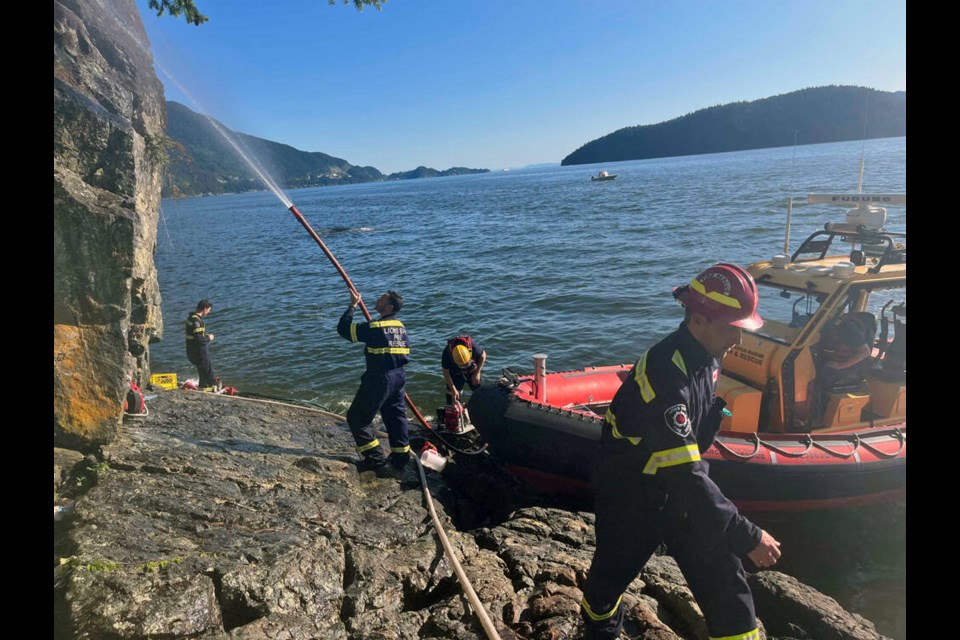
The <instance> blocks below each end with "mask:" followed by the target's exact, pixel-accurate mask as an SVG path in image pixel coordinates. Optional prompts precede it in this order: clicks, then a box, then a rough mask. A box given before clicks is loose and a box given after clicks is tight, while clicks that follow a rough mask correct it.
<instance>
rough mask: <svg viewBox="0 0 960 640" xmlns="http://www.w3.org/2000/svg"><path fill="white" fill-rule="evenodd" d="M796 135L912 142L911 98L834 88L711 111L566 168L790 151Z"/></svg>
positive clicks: (585, 151)
mask: <svg viewBox="0 0 960 640" xmlns="http://www.w3.org/2000/svg"><path fill="white" fill-rule="evenodd" d="M864 116H866V127H864ZM794 132H796V133H797V137H796V140H797V144H818V143H822V142H839V141H843V140H859V139H861V138H868V139H869V138H892V137H897V136H905V135H907V94H906V92H905V91H878V90H876V89H869V88H867V87H854V86H836V85H831V86H826V87H814V88H810V89H801V90H799V91H793V92H791V93H784V94H780V95H777V96H773V97H770V98H763V99H761V100H754V101H751V102H734V103H730V104H725V105H719V106H714V107H708V108H705V109H700V110H698V111H695V112H693V113H690V114H687V115H685V116H681V117H679V118H674V119H673V120H668V121H666V122H661V123H659V124H652V125H640V126H634V127H625V128H623V129H618V130H617V131H614V132H613V133H610V134H607V135H605V136H603V137H602V138H598V139H596V140H593V141H591V142H588V143H586V144H585V145H583V146H582V147H580V148H579V149H577V150H576V151H574V152H573V153H571V154H570V155H568V156H567V157H565V158H564V159H563V161H561V163H560V164H561V165H564V166H567V165H576V164H590V163H595V162H613V161H618V160H643V159H646V158H665V157H671V156H686V155H697V154H702V153H721V152H724V151H743V150H746V149H764V148H768V147H784V146H789V145H792V144H793V142H794Z"/></svg>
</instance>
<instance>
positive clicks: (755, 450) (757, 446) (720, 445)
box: [713, 433, 766, 460]
mask: <svg viewBox="0 0 960 640" xmlns="http://www.w3.org/2000/svg"><path fill="white" fill-rule="evenodd" d="M750 439H751V440H752V442H753V451H751V452H750V453H748V454H742V453H737V452H736V451H734V450H733V449H731V448H730V447H728V446H727V445H725V444H723V443H722V442H720V441H719V440H715V441H714V443H713V444H714V446H715V447H716V448H717V449H720V450H721V451H723V452H724V453H729V454H730V455H732V456H734V457H735V458H741V459H743V460H747V459H749V458H752V457H753V456H755V455H757V453H758V452H759V451H760V444H761V440H760V438H758V437H757V434H755V433H754V434H752V435H751V438H750ZM763 444H766V443H763Z"/></svg>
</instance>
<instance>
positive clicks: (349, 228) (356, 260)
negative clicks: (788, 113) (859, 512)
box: [151, 138, 906, 640]
mask: <svg viewBox="0 0 960 640" xmlns="http://www.w3.org/2000/svg"><path fill="white" fill-rule="evenodd" d="M861 151H862V154H863V156H864V158H865V171H864V187H863V188H864V191H872V192H891V191H893V192H898V191H905V190H906V138H888V139H882V140H867V141H865V142H844V143H832V144H821V145H807V146H800V147H796V148H791V147H783V148H777V149H764V150H756V151H742V152H733V153H722V154H711V155H702V156H687V157H679V158H664V159H655V160H635V161H629V162H617V163H607V164H602V165H588V166H582V167H546V168H535V169H524V170H513V171H508V172H495V173H488V174H481V175H473V176H459V177H451V178H434V179H422V180H409V181H401V182H390V183H374V184H361V185H349V186H342V187H326V188H312V189H297V190H292V191H289V192H287V195H288V196H289V197H290V198H291V200H292V201H293V202H294V204H296V206H297V208H298V209H299V210H300V211H301V213H303V215H304V216H305V217H306V218H307V220H308V221H309V222H310V224H311V226H313V228H314V229H315V230H316V231H317V232H318V233H319V234H320V236H321V237H323V238H324V241H325V242H326V244H327V246H328V247H329V248H330V250H331V251H332V252H333V253H334V255H336V256H337V259H338V260H339V261H340V263H341V264H342V265H343V267H344V268H345V269H346V271H347V272H348V273H349V274H350V276H351V278H352V279H353V281H354V283H355V285H356V286H357V288H358V289H359V290H360V292H361V293H362V294H363V296H364V300H365V301H366V302H367V303H368V306H370V307H372V306H373V301H374V300H375V299H376V297H377V296H378V295H379V294H380V293H382V292H383V291H385V290H386V289H396V290H398V291H400V292H401V293H402V294H403V296H404V298H405V300H406V303H405V304H406V306H405V307H404V309H403V311H402V312H401V314H400V317H401V318H402V319H403V321H404V323H405V325H406V326H407V328H408V331H409V333H410V337H411V341H412V347H413V354H412V358H413V361H412V363H411V365H410V366H409V367H408V374H409V375H408V385H407V390H408V392H409V394H410V396H411V397H412V398H413V400H414V402H416V403H417V405H418V407H419V408H420V410H421V412H422V413H423V414H424V415H427V416H429V415H432V414H434V412H435V409H436V407H437V406H439V405H440V404H441V403H442V400H443V379H442V376H441V373H440V353H441V350H442V348H443V345H444V343H445V341H446V339H447V338H449V337H452V336H453V335H455V334H456V333H460V332H466V333H470V334H471V335H472V336H474V338H475V339H476V340H477V341H478V342H479V343H480V344H481V345H482V346H483V347H484V348H485V349H486V350H487V353H488V361H487V371H488V372H489V373H491V374H495V373H496V372H499V370H500V369H501V368H502V367H511V368H514V369H515V370H521V371H528V370H531V369H532V361H531V355H532V354H534V353H538V352H543V353H546V354H548V359H547V366H548V368H549V369H551V370H563V369H574V368H580V367H583V366H585V365H590V364H613V363H621V362H629V361H632V360H634V359H636V358H637V357H638V355H639V354H640V353H641V352H642V351H643V350H645V349H646V348H647V347H649V346H650V345H651V344H652V343H653V342H655V341H656V339H657V338H658V337H660V336H662V335H664V334H666V333H668V332H669V331H671V330H672V329H673V328H674V327H675V326H676V325H677V324H678V323H679V321H680V319H681V315H682V314H681V310H680V307H679V306H678V305H677V304H676V303H674V302H673V299H672V297H671V295H670V291H671V287H673V286H677V285H680V284H683V283H685V282H688V281H689V280H690V278H691V277H692V276H693V275H695V274H696V273H697V272H698V271H699V270H700V269H701V268H703V267H706V266H709V265H710V264H712V263H714V262H717V261H727V262H735V263H739V264H745V263H749V262H752V261H755V260H759V259H763V258H769V257H770V256H772V255H773V254H775V253H780V252H781V251H782V249H783V236H784V220H785V214H786V202H787V197H788V196H789V195H791V194H792V195H794V196H795V197H796V196H804V195H806V194H807V193H810V192H835V191H843V192H850V191H854V190H855V189H856V186H857V172H858V165H859V160H860V156H861ZM601 169H606V170H608V171H610V172H611V173H615V174H617V175H618V177H617V179H616V180H613V181H609V182H591V181H590V175H595V174H596V173H597V172H598V171H599V170H601ZM162 206H163V210H162V216H161V221H160V226H159V229H158V241H157V251H156V262H157V268H158V271H159V279H160V290H161V294H162V296H163V316H164V325H165V329H164V330H165V338H164V340H163V341H162V342H160V343H158V344H154V345H153V346H152V347H151V360H152V368H153V371H154V372H156V373H160V372H176V373H177V374H178V375H179V377H180V378H181V379H182V378H186V377H195V376H196V371H195V370H194V369H193V368H192V367H191V366H190V365H189V363H188V362H187V360H186V357H185V355H184V347H183V334H182V322H183V320H184V319H185V318H186V316H187V314H188V313H189V312H190V311H192V310H193V308H194V306H195V305H196V302H197V301H198V300H199V299H201V298H210V299H211V300H212V301H213V303H214V310H213V313H212V314H211V315H210V316H209V317H208V321H207V327H208V331H211V332H213V333H214V334H216V341H215V342H214V343H213V345H212V347H211V353H212V356H213V360H214V365H215V367H216V369H217V373H218V374H219V375H221V376H222V377H223V380H224V383H225V384H229V385H232V386H236V387H238V388H239V389H240V390H241V391H249V392H258V393H263V394H270V395H279V396H284V397H295V398H301V399H307V400H313V401H316V402H320V403H321V404H323V405H325V406H327V407H329V408H330V409H332V410H335V411H338V412H341V413H342V412H344V411H345V409H346V407H347V406H348V404H349V402H350V400H351V398H352V397H353V393H354V392H355V390H356V387H357V384H358V378H359V376H360V373H361V372H362V367H363V355H362V351H361V349H360V348H359V347H358V346H357V345H352V344H350V343H348V342H346V341H345V340H343V339H342V338H340V337H339V336H338V335H337V333H336V324H337V320H338V319H339V317H340V314H341V313H342V312H343V310H344V309H345V308H346V306H347V303H348V301H349V296H348V294H347V290H346V287H345V285H344V284H343V281H342V280H341V279H340V278H339V276H338V275H337V273H336V271H335V270H334V269H333V267H332V266H331V265H330V264H329V262H328V261H327V260H326V258H325V257H324V255H323V254H322V253H321V251H320V249H319V248H318V247H317V246H316V244H315V243H314V242H313V240H312V239H311V238H310V237H309V236H308V235H307V234H306V232H305V231H304V230H303V229H302V227H300V225H299V224H298V223H297V221H296V220H295V218H294V217H293V215H292V214H290V213H289V212H288V211H287V210H286V208H285V207H284V206H283V204H281V203H280V201H279V200H278V199H277V197H276V196H274V195H273V194H272V193H270V192H259V193H248V194H239V195H226V196H215V197H205V198H192V199H188V200H165V201H163V205H162ZM888 215H889V218H888V224H887V226H888V228H892V229H905V228H906V222H905V220H906V218H905V216H906V213H905V208H900V207H893V208H891V209H890V210H889V212H888ZM842 216H843V209H841V208H834V207H825V206H820V205H818V206H807V205H804V204H802V203H795V204H794V209H793V218H792V230H791V246H790V248H791V250H793V249H796V247H797V246H798V244H799V242H800V241H801V240H802V239H803V238H805V237H806V236H807V235H809V234H810V233H812V232H813V231H814V230H816V229H818V228H822V225H823V223H824V222H826V221H828V220H840V219H842ZM760 311H761V313H762V312H763V309H762V308H761V310H760ZM358 317H359V313H358ZM882 517H885V518H886V520H885V523H884V526H885V527H886V528H888V529H889V530H890V531H891V534H890V535H889V536H881V538H882V540H881V542H880V543H879V546H880V547H881V551H882V555H883V558H882V559H877V558H874V557H872V555H871V554H869V553H867V554H864V555H865V556H866V559H864V560H863V562H861V563H860V564H858V565H856V566H854V567H850V566H849V563H844V564H843V569H841V570H840V571H841V574H842V575H840V576H839V577H838V575H837V574H836V573H832V574H829V575H825V576H820V577H819V578H817V579H818V580H819V584H820V585H825V587H826V586H829V587H830V588H829V589H827V588H825V587H824V590H826V591H827V592H828V593H830V594H831V595H834V596H835V597H837V598H838V599H840V600H841V602H843V603H844V604H846V605H848V606H852V607H854V608H855V609H856V610H858V611H861V612H863V613H864V615H866V616H867V617H868V618H870V619H872V620H875V621H877V622H878V623H880V624H881V630H882V631H884V633H886V634H888V635H892V636H894V637H896V638H898V640H903V639H904V638H905V637H906V632H905V604H904V599H905V591H906V569H905V562H904V561H903V555H902V554H900V555H898V553H899V551H900V550H901V549H902V545H897V544H894V545H892V548H888V547H891V545H890V544H889V540H890V538H891V536H894V537H896V536H901V538H900V539H901V541H902V540H905V533H902V530H903V529H904V528H905V507H904V508H903V509H902V511H901V510H897V511H894V512H891V514H890V515H889V517H886V516H882ZM846 524H849V522H847V523H846ZM781 526H792V527H793V529H794V530H803V531H805V532H806V534H805V535H808V536H810V539H809V542H810V544H808V545H805V544H804V543H803V541H800V542H799V544H800V546H808V547H811V548H817V549H820V552H822V546H823V545H822V541H818V540H816V539H814V538H815V537H816V535H818V534H820V533H823V532H822V531H821V529H822V528H821V527H819V526H817V527H813V526H806V525H804V524H803V523H793V524H792V525H789V523H788V525H781ZM844 526H846V525H844ZM774 533H776V531H774ZM827 538H828V539H830V540H831V543H830V544H833V542H832V540H833V539H834V538H835V536H834V534H833V533H830V534H829V535H827ZM827 546H830V545H827ZM861 546H862V545H861ZM868 551H869V550H868ZM785 553H790V551H789V550H787V551H785ZM891 554H892V555H893V556H896V557H891ZM798 564H801V565H802V564H803V563H798ZM797 569H798V573H797V575H798V577H801V578H803V577H804V576H803V575H801V574H802V571H801V569H802V566H800V567H797ZM820 571H821V572H822V570H820ZM877 573H879V574H880V576H879V578H878V577H877V575H876V574H877ZM815 577H816V576H815ZM813 583H814V584H815V585H817V582H813ZM878 584H879V585H880V586H877V585H878ZM818 586H819V585H818Z"/></svg>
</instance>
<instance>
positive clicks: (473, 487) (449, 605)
mask: <svg viewBox="0 0 960 640" xmlns="http://www.w3.org/2000/svg"><path fill="white" fill-rule="evenodd" d="M148 409H149V411H150V414H149V415H148V416H146V417H137V418H134V417H127V418H125V420H124V424H123V426H122V427H121V428H120V430H119V433H118V437H117V438H116V440H114V441H113V442H111V443H110V444H109V445H106V446H103V447H102V449H101V450H100V451H99V452H98V453H97V455H87V456H86V457H84V456H83V455H82V454H80V453H77V452H70V451H66V450H55V454H54V500H55V514H54V515H55V522H54V529H55V547H54V587H55V635H56V636H57V637H62V638H238V639H239V638H243V639H261V638H264V639H265V638H290V639H298V638H346V639H350V640H360V639H368V638H377V639H382V640H388V639H390V640H394V639H396V640H400V639H407V638H409V639H413V638H448V639H451V640H452V639H459V638H483V637H486V636H485V634H484V632H483V630H482V628H481V626H480V623H479V622H478V620H477V618H476V616H475V615H473V613H472V611H471V609H470V606H469V604H468V602H467V599H466V598H465V596H464V592H463V589H462V588H461V587H460V585H459V583H458V582H457V579H456V576H455V574H454V572H453V569H452V566H451V564H450V561H449V560H448V559H447V558H446V557H445V556H444V552H443V549H442V547H441V544H440V541H439V539H438V536H437V534H436V532H435V531H434V529H433V526H432V524H431V521H430V517H429V515H428V512H427V509H426V508H425V505H424V497H423V494H422V491H421V488H420V480H419V474H418V473H417V470H416V467H415V465H413V464H411V465H410V466H409V467H408V469H407V470H406V471H405V475H404V477H402V478H401V479H400V480H399V481H398V480H396V479H391V478H384V479H380V478H376V477H374V476H373V475H372V474H371V473H366V474H363V475H358V474H357V472H356V469H355V467H354V465H353V460H354V453H353V443H352V440H351V438H350V435H349V431H348V430H347V429H346V427H345V425H343V424H338V422H337V420H336V419H335V418H333V417H330V416H329V415H325V414H324V413H323V412H319V411H316V410H309V409H305V408H299V407H291V406H288V405H280V404H271V403H263V402H254V401H250V400H245V399H242V398H230V397H225V396H217V395H213V394H201V393H198V392H187V391H168V392H159V393H158V395H157V397H156V398H155V399H153V400H152V401H150V402H148ZM466 462H467V461H462V463H461V464H451V465H449V466H448V470H445V471H444V473H443V475H442V476H441V475H440V474H436V473H434V472H431V471H428V472H427V479H428V487H429V490H430V492H431V494H432V496H433V499H434V502H435V505H436V508H437V511H438V513H439V517H440V519H441V521H442V522H443V523H444V528H445V530H446V533H447V536H448V537H449V539H450V541H451V544H452V545H453V547H454V548H455V549H456V552H457V554H458V556H459V560H460V562H461V563H462V565H463V568H464V571H465V573H466V575H467V576H468V577H469V579H470V581H471V583H472V585H473V588H474V590H475V591H476V592H477V594H478V596H479V598H480V600H481V601H482V602H483V603H484V605H485V607H486V609H487V612H488V613H489V615H490V617H491V619H492V620H493V622H494V624H495V625H496V627H497V629H498V632H499V634H500V636H501V637H502V638H525V639H531V640H534V639H535V640H541V639H542V640H547V639H550V640H560V639H562V638H567V639H573V638H577V637H579V635H580V626H579V617H578V611H577V609H578V603H579V600H580V595H581V594H580V590H579V585H581V584H582V583H583V580H584V578H585V575H586V570H587V567H588V566H589V562H590V558H591V556H592V551H593V515H592V514H590V513H588V512H580V511H572V510H567V509H561V508H557V507H555V506H548V505H545V504H542V503H541V502H540V501H539V499H538V498H537V496H536V495H535V494H531V493H528V492H526V491H525V490H524V488H523V487H522V486H520V485H518V484H516V482H515V481H513V480H512V479H510V478H509V477H507V476H503V475H500V474H499V471H498V470H497V469H496V468H495V467H494V466H493V465H483V464H480V465H478V466H472V467H468V465H466V464H465V463H466ZM58 505H59V506H60V509H59V511H58V510H57V508H56V507H57V506H58ZM751 587H752V588H753V590H754V595H755V599H756V602H757V607H758V613H759V616H760V618H761V621H762V627H763V629H764V633H765V637H768V638H838V639H842V638H850V639H857V640H861V639H862V640H867V639H879V638H883V637H884V636H882V635H881V634H880V633H878V632H877V631H876V629H875V627H874V625H873V624H872V623H870V622H869V621H867V620H865V619H864V618H862V617H861V616H859V615H857V614H852V613H848V612H846V611H844V610H843V609H842V608H841V607H840V606H839V605H838V604H837V603H836V601H834V600H833V599H832V598H829V597H827V596H825V595H823V594H821V593H819V592H818V591H816V590H814V589H812V588H810V587H807V586H804V585H803V584H801V583H799V582H798V581H797V580H795V579H794V578H791V577H789V576H786V575H784V574H781V573H778V572H776V571H765V572H762V573H757V574H754V575H753V576H752V577H751ZM624 601H625V602H626V603H627V606H628V615H627V618H628V623H627V632H628V634H629V637H630V638H642V639H646V640H653V639H656V640H666V639H668V638H685V639H686V638H705V637H706V632H705V628H704V626H703V621H702V618H701V616H700V612H699V609H698V607H697V605H696V603H695V602H694V601H693V599H692V597H691V595H690V593H689V591H688V589H687V587H686V585H685V582H684V580H683V577H682V576H681V574H680V572H679V570H678V569H677V567H676V564H675V563H674V562H673V560H672V559H671V558H670V557H669V556H665V555H664V556H656V557H654V558H653V559H652V560H651V561H650V562H649V563H648V565H647V567H646V568H645V570H644V571H643V572H642V573H641V575H640V576H639V577H638V578H637V580H635V581H634V582H633V584H632V585H631V587H630V590H629V592H628V594H627V596H626V597H625V600H624Z"/></svg>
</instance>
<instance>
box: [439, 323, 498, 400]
mask: <svg viewBox="0 0 960 640" xmlns="http://www.w3.org/2000/svg"><path fill="white" fill-rule="evenodd" d="M486 362H487V352H486V351H484V350H483V348H482V347H481V346H480V345H479V344H477V343H476V342H474V341H473V338H471V337H470V336H456V337H455V338H452V339H450V340H448V341H447V346H446V347H444V349H443V354H441V356H440V367H441V368H442V369H443V381H444V382H445V383H446V385H447V404H453V403H454V402H460V392H461V391H463V387H464V385H466V384H468V383H469V384H470V389H471V390H473V391H476V389H477V388H478V387H479V386H480V380H481V372H482V371H483V365H484V364H486Z"/></svg>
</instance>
